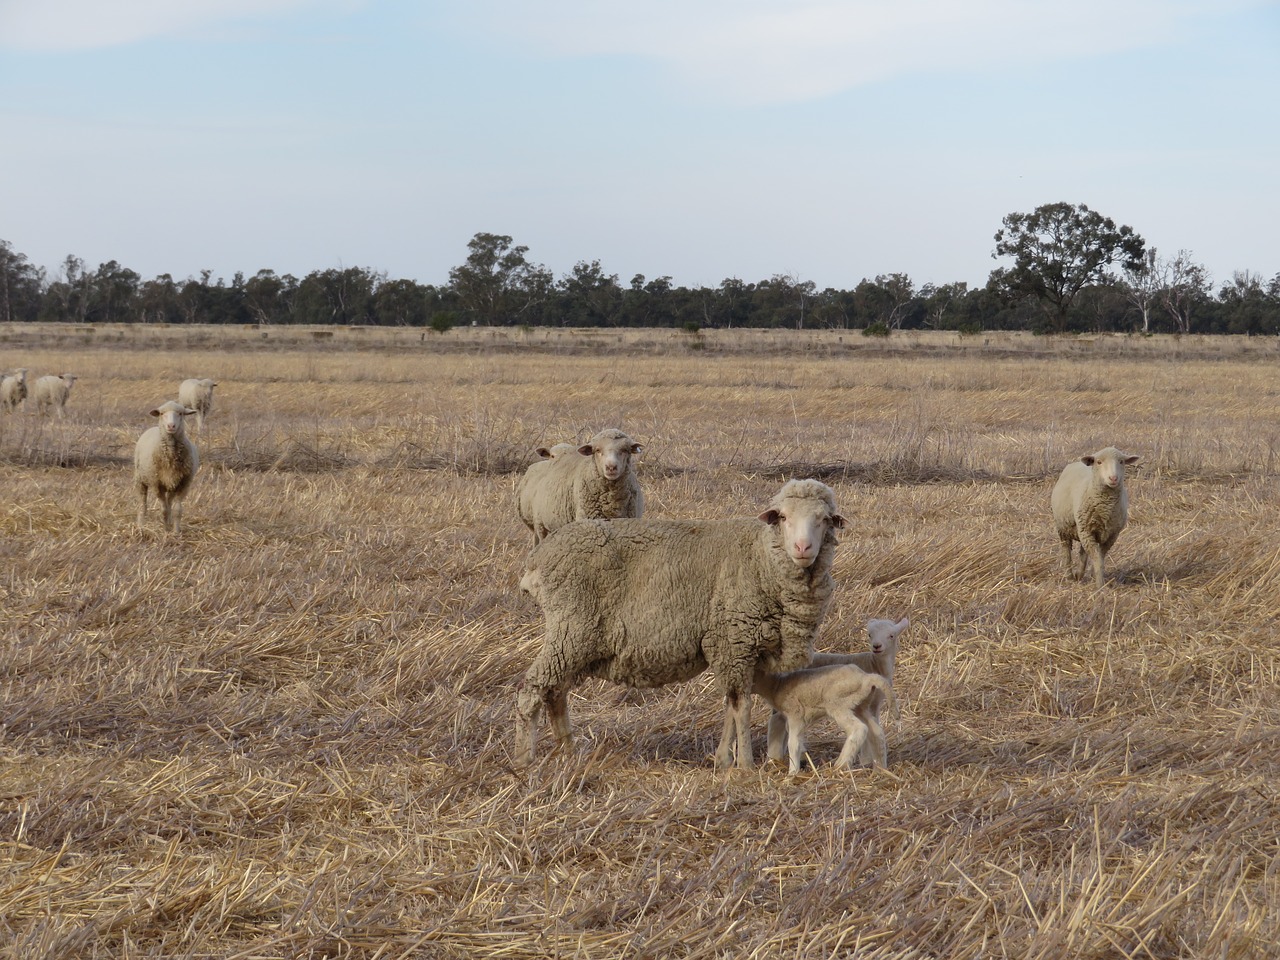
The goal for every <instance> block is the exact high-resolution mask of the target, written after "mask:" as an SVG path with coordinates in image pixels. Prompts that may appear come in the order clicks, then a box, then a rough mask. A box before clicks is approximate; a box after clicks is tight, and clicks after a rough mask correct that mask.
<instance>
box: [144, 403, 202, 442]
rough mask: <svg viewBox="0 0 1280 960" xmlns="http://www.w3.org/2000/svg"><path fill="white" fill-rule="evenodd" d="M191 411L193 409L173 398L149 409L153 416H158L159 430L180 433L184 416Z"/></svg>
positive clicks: (190, 413)
mask: <svg viewBox="0 0 1280 960" xmlns="http://www.w3.org/2000/svg"><path fill="white" fill-rule="evenodd" d="M193 413H195V411H194V410H192V409H191V408H190V407H185V406H183V405H182V404H180V403H178V402H177V401H174V400H167V401H165V402H164V403H162V404H160V406H158V407H156V408H155V409H154V410H152V411H151V415H152V416H153V417H159V418H160V430H161V431H162V432H163V433H168V434H178V433H182V431H183V425H184V422H185V418H186V417H189V416H191V415H192V414H193Z"/></svg>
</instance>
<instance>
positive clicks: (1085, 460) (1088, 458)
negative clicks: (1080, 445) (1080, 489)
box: [1080, 453, 1094, 467]
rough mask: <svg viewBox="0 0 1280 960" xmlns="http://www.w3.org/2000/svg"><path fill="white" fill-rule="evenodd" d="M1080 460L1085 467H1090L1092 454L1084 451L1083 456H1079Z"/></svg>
mask: <svg viewBox="0 0 1280 960" xmlns="http://www.w3.org/2000/svg"><path fill="white" fill-rule="evenodd" d="M1080 462H1081V463H1083V464H1084V465H1085V466H1086V467H1092V466H1093V464H1094V457H1093V454H1092V453H1086V454H1085V455H1084V456H1083V457H1081V458H1080Z"/></svg>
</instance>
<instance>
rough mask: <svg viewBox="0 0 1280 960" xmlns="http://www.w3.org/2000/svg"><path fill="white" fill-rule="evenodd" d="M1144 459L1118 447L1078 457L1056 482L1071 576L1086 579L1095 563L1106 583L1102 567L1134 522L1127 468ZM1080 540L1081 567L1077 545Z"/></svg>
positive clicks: (1058, 520) (1057, 513) (1057, 521)
mask: <svg viewBox="0 0 1280 960" xmlns="http://www.w3.org/2000/svg"><path fill="white" fill-rule="evenodd" d="M1137 462H1138V457H1137V456H1136V455H1130V454H1127V453H1124V452H1123V451H1120V450H1117V449H1116V448H1115V447H1103V448H1102V449H1101V450H1099V451H1098V452H1097V453H1093V454H1089V455H1087V456H1083V457H1081V458H1080V459H1079V460H1073V461H1071V462H1070V463H1068V464H1067V465H1066V466H1065V467H1063V468H1062V473H1061V475H1060V476H1059V477H1058V482H1057V483H1056V484H1054V487H1053V495H1052V497H1051V498H1050V505H1051V506H1052V508H1053V523H1054V526H1055V527H1056V528H1057V530H1058V539H1059V540H1061V541H1062V549H1063V552H1064V555H1065V557H1066V562H1067V576H1068V577H1069V578H1072V579H1076V580H1083V579H1084V575H1085V570H1086V569H1087V568H1088V565H1089V563H1090V562H1092V563H1093V573H1094V577H1095V580H1096V582H1097V585H1098V586H1099V587H1101V586H1102V567H1103V561H1104V560H1105V559H1106V556H1107V553H1108V551H1110V550H1111V548H1112V547H1113V546H1114V545H1115V542H1116V538H1117V537H1119V536H1120V531H1121V530H1123V529H1124V528H1125V524H1126V523H1128V522H1129V493H1128V491H1127V490H1125V486H1124V468H1125V467H1126V466H1132V465H1133V464H1135V463H1137ZM1076 542H1079V544H1080V569H1079V572H1078V573H1077V571H1076V564H1075V560H1074V557H1073V556H1072V553H1073V551H1072V545H1073V544H1074V543H1076Z"/></svg>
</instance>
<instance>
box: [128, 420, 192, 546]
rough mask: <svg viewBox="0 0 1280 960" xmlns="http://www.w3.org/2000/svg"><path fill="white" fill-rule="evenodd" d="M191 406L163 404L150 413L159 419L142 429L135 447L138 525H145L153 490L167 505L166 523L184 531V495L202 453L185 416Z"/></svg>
mask: <svg viewBox="0 0 1280 960" xmlns="http://www.w3.org/2000/svg"><path fill="white" fill-rule="evenodd" d="M194 413H195V410H193V409H192V408H191V407H188V406H184V405H183V404H181V403H176V402H175V401H173V400H169V401H166V402H165V403H162V404H160V406H158V407H156V408H155V409H154V410H152V411H151V416H153V417H159V418H160V422H159V423H158V424H156V426H154V427H150V428H148V429H147V430H145V431H143V434H142V436H140V437H139V438H138V443H137V445H136V446H135V447H134V450H133V482H134V487H135V488H136V489H137V492H138V498H139V503H138V529H139V530H142V529H144V521H145V519H146V514H147V494H148V492H150V493H154V494H155V495H156V499H157V500H159V501H160V504H161V506H162V507H163V508H164V527H165V529H166V530H168V529H170V519H172V523H173V526H172V529H173V532H174V533H179V532H181V527H182V499H183V498H184V497H185V496H186V495H187V492H188V491H189V490H190V489H191V481H192V480H194V479H195V476H196V471H198V470H199V469H200V453H199V451H197V450H196V446H195V444H194V443H192V442H191V440H190V439H189V438H188V437H187V433H186V429H185V426H186V418H187V417H189V416H191V415H192V414H194Z"/></svg>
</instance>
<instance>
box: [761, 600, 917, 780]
mask: <svg viewBox="0 0 1280 960" xmlns="http://www.w3.org/2000/svg"><path fill="white" fill-rule="evenodd" d="M909 626H911V621H910V620H908V619H907V618H906V617H903V618H902V619H901V620H897V621H894V620H868V621H867V640H868V646H869V649H867V650H862V651H859V652H858V653H815V654H814V655H813V657H812V658H811V659H810V661H809V666H810V667H811V668H814V667H819V668H821V667H830V666H835V665H844V664H849V665H852V666H856V667H858V668H859V669H861V670H863V671H865V672H867V673H873V674H876V675H877V676H881V677H884V679H885V680H886V681H887V682H888V685H889V686H888V689H887V690H886V691H882V692H881V691H877V692H876V693H875V694H873V695H872V697H871V698H870V699H869V700H868V702H867V712H868V713H869V714H870V716H871V717H872V718H873V719H874V720H875V727H874V729H875V730H876V731H877V732H878V733H879V737H878V739H873V738H868V739H867V741H866V742H865V743H864V744H863V745H862V748H861V749H860V750H859V751H858V757H859V759H861V760H863V761H865V762H867V763H872V764H875V763H879V764H880V765H881V766H882V767H887V766H888V765H889V748H888V743H887V740H886V738H885V736H884V727H883V725H882V724H881V723H880V711H881V709H882V708H883V707H884V704H885V702H886V701H887V700H892V699H893V698H894V692H893V674H894V669H895V666H896V664H897V661H898V638H899V637H900V636H901V635H902V633H903V631H904V630H906V629H907V627H909ZM786 740H787V717H786V716H785V715H784V714H783V713H782V712H781V711H779V710H777V709H775V710H774V711H773V714H772V716H770V717H769V759H770V760H777V759H779V758H780V757H782V755H783V753H784V752H785V749H786V748H785V743H786Z"/></svg>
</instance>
